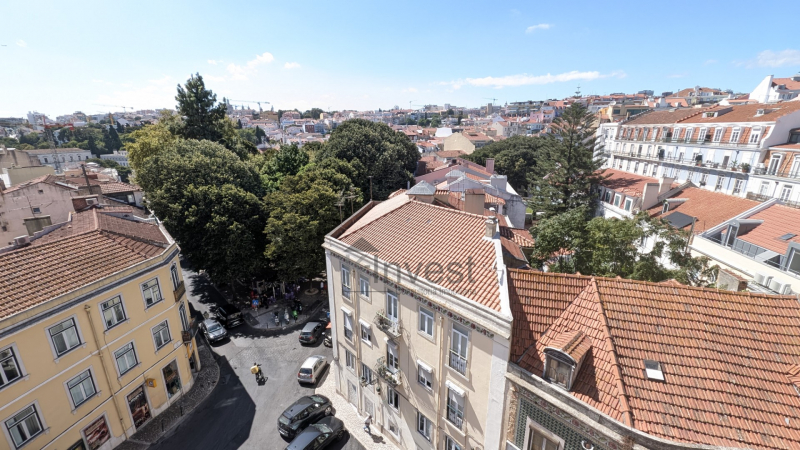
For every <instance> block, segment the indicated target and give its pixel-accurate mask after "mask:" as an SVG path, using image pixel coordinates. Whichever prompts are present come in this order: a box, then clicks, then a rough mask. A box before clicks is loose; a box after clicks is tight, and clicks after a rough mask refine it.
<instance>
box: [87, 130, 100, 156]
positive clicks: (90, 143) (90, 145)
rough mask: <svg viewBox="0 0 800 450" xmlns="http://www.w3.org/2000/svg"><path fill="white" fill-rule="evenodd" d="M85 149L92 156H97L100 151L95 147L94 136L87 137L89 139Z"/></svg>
mask: <svg viewBox="0 0 800 450" xmlns="http://www.w3.org/2000/svg"><path fill="white" fill-rule="evenodd" d="M86 149H87V150H89V151H90V152H92V155H99V154H100V149H99V148H98V147H97V142H95V139H94V135H91V134H90V135H89V139H87V143H86Z"/></svg>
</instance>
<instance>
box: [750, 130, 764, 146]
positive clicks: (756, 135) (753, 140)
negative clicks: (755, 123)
mask: <svg viewBox="0 0 800 450" xmlns="http://www.w3.org/2000/svg"><path fill="white" fill-rule="evenodd" d="M760 140H761V127H753V128H751V129H750V137H749V138H747V143H748V144H758V141H760Z"/></svg>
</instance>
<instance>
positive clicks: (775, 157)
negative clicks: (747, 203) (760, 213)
mask: <svg viewBox="0 0 800 450" xmlns="http://www.w3.org/2000/svg"><path fill="white" fill-rule="evenodd" d="M750 177H751V179H752V180H751V182H750V183H749V187H748V192H747V197H748V198H752V199H754V200H760V201H766V200H768V199H770V198H778V199H780V200H781V201H783V202H791V203H797V204H800V128H795V129H793V130H791V131H790V132H789V139H788V141H787V142H786V143H784V144H780V145H773V146H770V147H769V149H768V150H767V151H766V152H765V154H764V155H763V157H762V159H761V163H760V164H758V165H757V166H756V168H755V169H754V170H753V171H752V172H751V175H750Z"/></svg>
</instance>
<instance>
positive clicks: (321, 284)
mask: <svg viewBox="0 0 800 450" xmlns="http://www.w3.org/2000/svg"><path fill="white" fill-rule="evenodd" d="M319 293H320V294H322V295H325V281H324V280H323V281H320V282H319Z"/></svg>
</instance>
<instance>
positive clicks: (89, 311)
mask: <svg viewBox="0 0 800 450" xmlns="http://www.w3.org/2000/svg"><path fill="white" fill-rule="evenodd" d="M83 310H84V311H86V318H87V319H89V325H90V326H91V328H92V336H93V337H94V344H95V345H96V346H97V354H98V355H99V356H100V366H101V367H102V368H103V373H105V374H106V380H108V388H109V390H111V389H112V387H111V380H112V378H111V375H110V374H109V373H108V367H106V361H105V358H104V357H103V349H102V347H101V346H100V339H99V338H98V336H97V330H96V329H95V327H94V321H93V320H92V307H91V306H89V305H84V306H83ZM119 388H120V389H122V384H120V385H119ZM111 400H112V401H113V402H114V407H115V408H116V410H117V416H118V417H119V425H120V426H121V427H122V432H123V433H124V434H125V440H128V439H129V438H130V436H128V431H127V430H126V428H125V422H123V420H122V417H123V415H122V409H120V407H119V400H118V399H117V396H116V395H114V391H111Z"/></svg>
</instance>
